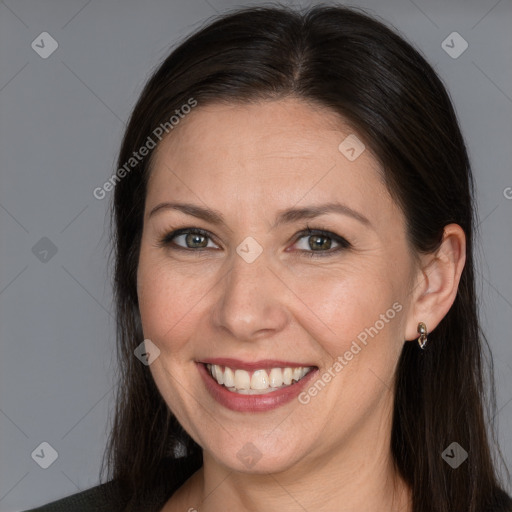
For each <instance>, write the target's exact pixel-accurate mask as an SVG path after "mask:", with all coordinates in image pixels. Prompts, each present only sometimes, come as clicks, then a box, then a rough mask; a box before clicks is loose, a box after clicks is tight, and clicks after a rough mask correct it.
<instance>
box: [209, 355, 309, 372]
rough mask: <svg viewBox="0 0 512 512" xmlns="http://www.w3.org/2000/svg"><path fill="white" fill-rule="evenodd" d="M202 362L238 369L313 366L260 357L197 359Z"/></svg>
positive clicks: (251, 369)
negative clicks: (256, 359)
mask: <svg viewBox="0 0 512 512" xmlns="http://www.w3.org/2000/svg"><path fill="white" fill-rule="evenodd" d="M199 362H200V363H203V364H216V365H218V366H227V367H228V368H237V369H240V370H247V371H253V370H260V369H262V368H299V367H303V368H308V367H315V365H312V364H309V363H296V362H291V361H282V360H276V359H260V360H258V361H242V360H241V359H235V358H233V357H211V358H208V359H202V360H201V361H199Z"/></svg>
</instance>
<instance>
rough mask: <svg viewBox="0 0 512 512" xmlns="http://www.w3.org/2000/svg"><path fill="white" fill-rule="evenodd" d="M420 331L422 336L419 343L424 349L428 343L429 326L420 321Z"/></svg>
mask: <svg viewBox="0 0 512 512" xmlns="http://www.w3.org/2000/svg"><path fill="white" fill-rule="evenodd" d="M418 333H419V335H420V337H419V338H418V345H419V346H420V348H421V349H422V350H423V349H424V348H425V345H426V344H427V335H428V333H427V326H426V325H425V324H424V323H423V322H420V323H419V324H418Z"/></svg>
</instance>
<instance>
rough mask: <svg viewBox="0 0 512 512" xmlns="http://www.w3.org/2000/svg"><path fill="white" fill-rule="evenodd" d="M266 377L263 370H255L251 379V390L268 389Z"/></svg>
mask: <svg viewBox="0 0 512 512" xmlns="http://www.w3.org/2000/svg"><path fill="white" fill-rule="evenodd" d="M268 384H269V382H268V375H267V372H266V371H265V370H256V371H255V372H254V373H253V374H252V377H251V389H268Z"/></svg>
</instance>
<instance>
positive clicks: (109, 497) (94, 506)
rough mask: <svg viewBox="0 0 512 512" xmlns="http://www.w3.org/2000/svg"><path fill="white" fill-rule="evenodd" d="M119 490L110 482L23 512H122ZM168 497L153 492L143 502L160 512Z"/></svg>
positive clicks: (114, 483) (112, 481)
mask: <svg viewBox="0 0 512 512" xmlns="http://www.w3.org/2000/svg"><path fill="white" fill-rule="evenodd" d="M118 491H119V488H118V485H117V483H116V481H114V480H111V481H109V482H107V483H104V484H100V485H97V486H95V487H91V488H90V489H86V490H85V491H81V492H78V493H75V494H72V495H70V496H67V497H65V498H61V499H59V500H57V501H52V502H51V503H47V504H46V505H42V506H40V507H37V508H32V509H30V510H25V511H23V512H116V511H122V510H123V506H122V504H120V500H119V496H120V495H119V494H118ZM167 499H168V497H167V496H166V495H165V494H164V493H162V492H155V493H154V494H153V495H152V497H150V498H148V499H147V500H145V507H143V508H141V509H140V510H141V512H142V510H145V509H146V507H148V508H150V506H151V507H152V509H153V510H161V509H162V508H163V506H164V504H165V502H166V501H167Z"/></svg>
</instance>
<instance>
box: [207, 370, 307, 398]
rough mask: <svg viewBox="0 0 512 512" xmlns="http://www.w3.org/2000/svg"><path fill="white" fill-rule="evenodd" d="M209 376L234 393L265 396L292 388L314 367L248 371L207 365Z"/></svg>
mask: <svg viewBox="0 0 512 512" xmlns="http://www.w3.org/2000/svg"><path fill="white" fill-rule="evenodd" d="M206 369H207V370H208V372H209V374H210V375H211V376H212V377H213V378H214V379H215V380H216V381H217V383H218V384H220V385H221V386H224V387H225V388H226V389H228V390H229V391H231V392H232V393H240V394H243V395H263V394H266V393H272V392H274V391H277V390H279V389H282V388H285V387H288V386H291V385H292V384H295V383H297V382H299V381H300V380H301V379H302V378H303V377H305V376H306V375H307V374H308V373H309V372H310V371H311V370H313V367H311V366H299V367H296V368H291V367H285V368H266V369H264V368H262V369H257V370H254V371H246V370H242V369H240V368H230V367H229V366H220V365H217V364H207V365H206Z"/></svg>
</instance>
